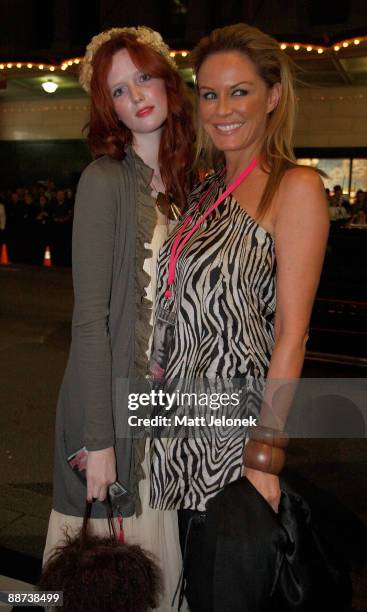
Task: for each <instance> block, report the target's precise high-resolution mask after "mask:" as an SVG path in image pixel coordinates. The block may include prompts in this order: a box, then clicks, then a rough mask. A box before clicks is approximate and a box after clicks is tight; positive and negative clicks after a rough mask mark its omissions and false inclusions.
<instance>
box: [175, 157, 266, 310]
mask: <svg viewBox="0 0 367 612" xmlns="http://www.w3.org/2000/svg"><path fill="white" fill-rule="evenodd" d="M256 166H257V159H256V158H254V159H253V160H252V161H250V163H249V164H248V166H246V168H245V169H244V170H243V171H242V172H241V174H239V175H238V177H237V178H236V179H235V180H234V181H233V182H232V183H231V184H230V185H229V186H228V187H227V189H226V190H225V191H224V192H223V193H222V195H221V196H219V198H218V199H217V200H216V201H215V202H214V203H213V204H212V205H211V206H209V208H208V210H206V211H205V213H204V214H203V215H201V217H200V219H199V220H198V221H197V222H196V223H195V225H194V227H193V228H192V229H191V230H190V231H189V232H188V233H187V235H186V236H185V238H184V239H183V240H182V242H180V241H181V236H182V234H183V233H184V231H185V229H186V228H187V226H188V224H189V223H190V222H191V221H192V217H191V216H190V217H187V219H185V221H184V223H183V224H182V227H181V229H180V231H179V232H178V234H177V236H176V238H175V240H174V242H173V245H172V250H171V254H170V258H169V264H168V280H167V285H168V288H167V290H166V292H165V294H164V296H165V297H166V298H169V297H172V291H171V290H170V288H169V287H171V286H172V285H173V283H174V280H175V274H176V265H177V260H178V258H179V256H180V253H181V251H182V249H183V248H184V246H185V244H186V242H187V241H188V240H190V238H191V236H192V235H193V234H194V233H195V232H196V230H197V229H198V228H199V227H200V225H201V224H202V223H203V222H204V221H205V219H206V218H207V217H208V216H209V215H210V214H211V213H212V212H213V210H215V209H216V208H218V206H219V204H221V202H223V200H225V199H226V198H227V197H228V196H229V194H230V193H232V191H234V190H235V189H237V187H238V186H239V185H240V184H241V183H242V182H243V181H244V180H245V178H247V177H248V175H249V174H250V173H251V172H252V171H253V170H254V168H256ZM214 185H215V183H212V185H211V187H210V189H209V190H208V191H207V192H206V193H205V194H204V195H203V196H202V197H201V198H200V200H199V203H198V205H197V207H196V208H199V206H200V205H201V204H202V202H203V201H204V200H205V199H206V198H207V197H208V195H209V194H210V192H211V190H212V188H213V186H214Z"/></svg>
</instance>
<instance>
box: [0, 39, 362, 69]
mask: <svg viewBox="0 0 367 612" xmlns="http://www.w3.org/2000/svg"><path fill="white" fill-rule="evenodd" d="M365 42H367V36H358V37H354V38H347V39H344V40H340V41H338V42H335V43H333V44H332V45H329V46H327V45H317V44H315V43H302V42H297V41H294V42H280V43H279V45H280V48H281V49H282V50H283V51H285V50H289V51H296V52H297V51H306V52H307V53H311V52H315V53H317V54H318V55H321V54H322V53H325V52H328V51H335V52H336V53H337V52H339V51H343V50H344V49H347V48H348V47H350V48H353V47H357V46H358V45H360V44H363V43H365ZM189 53H190V51H189V50H187V49H181V50H172V51H170V56H171V57H173V58H177V59H179V58H182V59H185V58H186V57H187V56H188V55H189ZM82 59H83V58H82V57H73V58H69V59H65V60H62V62H61V63H60V64H58V65H57V64H47V63H44V62H41V63H38V62H30V61H27V62H5V61H4V62H0V70H12V69H15V70H17V69H18V70H19V69H29V70H41V71H45V72H47V71H49V72H55V71H56V70H62V71H63V72H64V71H65V70H68V69H69V68H72V67H73V66H77V65H78V64H80V62H81V61H82Z"/></svg>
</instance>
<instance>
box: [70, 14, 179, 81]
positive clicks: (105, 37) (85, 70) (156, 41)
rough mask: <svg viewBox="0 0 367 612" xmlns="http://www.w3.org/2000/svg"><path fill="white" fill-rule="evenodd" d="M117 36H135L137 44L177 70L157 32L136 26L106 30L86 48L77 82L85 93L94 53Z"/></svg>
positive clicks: (90, 76)
mask: <svg viewBox="0 0 367 612" xmlns="http://www.w3.org/2000/svg"><path fill="white" fill-rule="evenodd" d="M119 34H130V35H131V36H135V38H136V40H137V42H139V43H141V44H142V45H147V46H148V47H151V48H152V49H154V51H157V53H160V54H161V55H163V56H164V57H165V59H166V60H167V62H168V63H169V64H170V66H171V67H172V68H173V69H174V70H177V66H176V63H175V61H174V60H173V59H172V57H171V56H170V53H169V48H168V47H167V45H166V43H165V42H164V41H163V38H162V36H161V35H160V34H159V32H155V31H154V30H151V29H150V28H148V27H146V26H138V27H137V28H112V29H111V30H106V31H105V32H101V33H100V34H97V36H93V38H92V40H91V41H90V43H89V45H88V46H87V49H86V53H85V56H84V58H83V62H82V64H81V70H80V76H79V82H80V84H81V86H82V87H83V89H85V91H86V92H88V93H89V92H90V82H91V78H92V73H93V67H92V61H93V57H94V55H95V53H96V51H98V49H99V48H100V47H101V46H102V45H103V44H104V43H106V42H107V41H109V40H111V39H112V38H114V37H115V36H118V35H119Z"/></svg>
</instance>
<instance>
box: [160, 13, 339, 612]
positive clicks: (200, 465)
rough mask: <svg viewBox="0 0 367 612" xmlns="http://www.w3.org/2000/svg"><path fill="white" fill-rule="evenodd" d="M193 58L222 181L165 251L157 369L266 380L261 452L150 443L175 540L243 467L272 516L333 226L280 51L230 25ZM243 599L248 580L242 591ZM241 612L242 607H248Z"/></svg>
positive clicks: (230, 443)
mask: <svg viewBox="0 0 367 612" xmlns="http://www.w3.org/2000/svg"><path fill="white" fill-rule="evenodd" d="M191 57H192V63H193V66H194V71H195V75H196V84H197V93H198V97H199V151H198V153H199V154H200V155H203V154H206V156H207V159H208V160H209V161H208V166H211V165H212V163H213V160H214V163H217V164H218V165H219V170H218V171H217V172H216V173H215V174H214V175H212V176H210V177H209V178H208V179H207V180H206V181H205V182H204V183H203V184H201V185H199V186H198V187H197V188H196V190H194V192H193V193H192V194H191V196H190V198H189V210H188V212H187V214H186V215H185V216H184V218H183V220H182V222H181V224H180V226H179V227H178V228H177V229H176V231H175V232H174V234H173V235H172V236H171V237H170V238H169V239H168V241H167V242H166V243H165V245H164V246H163V248H162V249H161V252H160V256H159V260H158V272H157V274H158V279H157V298H156V299H157V306H158V308H157V310H156V312H157V316H156V321H155V323H156V330H158V327H159V321H160V320H166V321H167V320H169V321H170V324H171V327H172V330H174V333H171V336H170V346H169V347H168V346H166V349H165V350H166V355H165V356H162V355H161V361H163V362H164V364H165V379H166V381H168V382H169V381H174V380H182V379H186V380H187V379H189V380H195V379H196V380H197V379H210V380H214V381H215V380H216V379H219V380H223V379H226V380H228V379H241V378H243V379H246V378H247V379H249V380H252V381H254V380H255V381H257V380H259V381H260V380H262V379H265V378H266V380H267V387H266V391H265V397H264V400H265V401H264V403H263V405H262V407H261V410H260V414H257V416H258V417H259V422H260V423H261V425H262V437H263V438H266V437H267V436H268V438H267V441H268V444H263V445H260V446H261V448H260V451H259V447H258V446H256V440H252V439H251V440H250V441H249V442H248V443H247V444H246V445H244V441H245V439H246V438H247V437H248V432H247V434H246V431H245V430H244V431H242V432H241V435H237V436H234V437H227V438H221V435H220V432H218V431H216V432H215V433H211V431H209V430H206V431H205V434H204V435H203V436H202V437H197V438H191V439H187V438H186V439H185V438H180V437H178V438H177V439H172V440H171V441H169V442H168V444H163V442H161V441H159V440H155V441H154V448H153V456H152V475H151V478H152V489H151V504H152V506H153V507H155V508H159V509H177V510H178V512H179V523H180V530H181V536H182V540H181V541H182V542H184V540H185V536H186V534H187V531H188V524H189V522H190V518H191V517H193V516H195V515H197V514H200V513H202V512H204V511H205V508H206V504H207V502H208V500H209V499H210V498H212V497H213V496H214V495H215V494H216V493H217V492H218V491H219V490H220V489H221V488H223V487H224V486H225V485H226V484H227V483H229V482H232V481H234V480H237V479H239V478H240V477H241V474H242V473H243V470H244V472H245V475H246V476H247V478H248V479H249V480H250V481H251V483H252V484H253V485H254V486H255V487H256V489H257V490H258V491H259V492H260V493H261V494H262V496H263V497H264V498H265V499H266V500H267V501H268V502H269V504H270V505H271V507H272V508H273V510H274V511H277V508H278V504H279V499H280V487H279V478H278V473H279V472H280V470H281V469H282V466H283V464H284V458H285V455H284V449H283V448H282V446H283V441H282V439H281V438H282V436H281V430H282V429H283V427H284V423H285V419H286V415H287V411H288V408H289V402H288V403H287V398H286V397H284V398H283V400H284V401H282V402H280V403H278V404H277V403H275V402H273V397H274V398H275V397H279V393H277V390H278V388H277V381H278V380H280V381H282V380H294V379H296V378H297V377H299V375H300V373H301V369H302V365H303V360H304V356H305V347H306V341H307V333H308V325H309V319H310V315H311V309H312V304H313V300H314V297H315V292H316V289H317V286H318V282H319V277H320V272H321V268H322V263H323V258H324V252H325V247H326V241H327V235H328V229H329V219H328V210H327V205H326V201H325V194H324V188H323V184H322V182H321V180H320V177H319V175H318V174H317V173H316V172H315V171H314V170H313V169H310V168H306V167H300V166H297V163H296V160H295V157H294V153H293V150H292V134H293V124H294V112H295V94H294V85H293V77H292V69H291V65H290V62H289V59H288V57H287V55H286V54H285V53H283V51H281V49H280V47H279V44H278V42H277V41H275V40H274V39H272V38H271V37H270V36H268V35H266V34H264V33H263V32H261V31H260V30H258V29H256V28H253V27H250V26H248V25H246V24H238V25H233V26H228V27H225V28H222V29H219V30H215V31H214V32H212V33H211V34H210V35H209V36H208V37H206V38H204V39H202V40H201V41H200V42H199V44H198V45H197V47H196V48H195V49H194V51H193V53H192V56H191ZM162 313H163V314H162ZM157 333H158V332H157ZM166 344H167V343H166ZM188 348H189V350H187V349H188ZM163 357H164V358H163ZM267 406H268V407H270V409H267V408H266V407H267ZM269 433H270V437H269ZM279 438H280V440H279ZM272 442H274V444H273V445H272ZM275 442H276V443H277V445H275ZM264 447H265V448H264ZM265 450H267V453H266V455H269V456H266V457H265V459H266V460H265V461H264V453H265ZM269 466H271V469H268V467H269ZM230 520H231V517H228V521H230ZM230 566H231V559H229V558H228V567H230ZM246 588H247V589H251V584H247V583H246V578H245V577H244V584H243V585H242V584H238V589H239V590H241V589H243V590H245V589H246ZM187 594H188V601H189V605H190V609H191V610H192V611H196V610H198V611H199V610H203V609H208V610H209V609H212V607H211V605H212V603H213V602H209V601H206V600H205V593H201V594H200V589H199V590H196V591H195V589H194V590H193V591H192V590H190V584H187ZM200 596H201V603H202V602H203V601H204V602H205V603H206V604H207V607H205V606H202V605H201V604H200ZM232 597H233V593H232V592H229V591H228V593H227V598H228V607H226V610H234V609H235V608H233V607H231V605H230V601H231V598H232ZM238 609H239V608H236V610H238ZM241 609H250V608H247V607H246V605H245V600H243V606H242V607H241ZM251 609H252V608H251Z"/></svg>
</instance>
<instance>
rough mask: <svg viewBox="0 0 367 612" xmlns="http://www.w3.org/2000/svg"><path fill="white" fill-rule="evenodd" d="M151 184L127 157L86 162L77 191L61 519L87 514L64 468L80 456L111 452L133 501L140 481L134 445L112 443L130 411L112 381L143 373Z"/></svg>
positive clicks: (99, 512)
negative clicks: (120, 417)
mask: <svg viewBox="0 0 367 612" xmlns="http://www.w3.org/2000/svg"><path fill="white" fill-rule="evenodd" d="M151 174H152V170H151V169H150V168H148V167H147V166H146V165H145V164H144V163H143V162H142V160H141V159H140V158H139V157H138V156H137V155H136V154H135V153H134V151H133V149H132V148H130V147H129V148H128V149H127V153H126V156H125V158H124V159H123V161H122V162H118V161H115V160H113V159H111V158H109V157H107V156H104V157H101V158H99V159H98V160H96V161H94V162H92V163H91V164H90V165H89V166H88V167H87V168H86V169H85V171H84V172H83V174H82V176H81V179H80V182H79V185H78V190H77V195H76V204H75V217H74V226H73V284H74V298H75V301H74V312H73V322H72V342H71V347H70V355H69V360H68V364H67V367H66V372H65V375H64V379H63V382H62V386H61V389H60V395H59V401H58V408H57V419H56V448H55V469H54V508H55V510H57V511H59V512H62V513H64V514H71V515H75V516H82V515H83V513H84V503H85V493H86V489H85V487H84V485H83V484H81V483H80V482H79V479H78V478H77V476H76V475H75V474H74V473H73V472H72V470H71V469H70V467H69V466H68V465H67V462H66V458H67V457H68V456H69V455H70V454H71V453H73V452H75V451H76V450H78V449H79V448H81V447H82V446H84V445H85V446H86V447H87V449H88V450H99V449H102V448H106V447H108V446H115V451H116V460H117V471H118V478H119V480H121V482H123V483H124V484H125V485H126V486H127V487H128V488H129V490H131V491H132V492H136V491H137V483H138V480H139V478H140V477H141V475H142V474H141V467H140V465H139V463H140V460H141V445H140V446H139V444H136V443H135V444H133V443H132V441H131V440H129V439H121V438H120V437H119V436H116V435H115V425H116V415H117V413H116V411H118V410H127V408H126V406H120V405H117V403H116V380H117V379H118V378H129V377H130V378H134V379H139V378H143V377H144V376H145V374H146V372H147V359H146V350H147V347H148V342H149V336H150V333H151V326H150V324H149V319H150V312H151V302H150V301H148V300H147V299H146V298H145V287H146V286H147V285H148V283H149V275H148V274H146V273H145V272H144V271H143V263H144V259H145V258H146V257H148V256H149V255H150V252H149V251H148V250H147V249H146V248H145V247H144V244H145V243H146V242H147V243H149V242H151V239H152V235H153V230H154V225H155V220H156V214H155V209H154V200H153V199H152V198H151V196H150V187H149V184H150V180H151ZM136 510H137V512H139V504H138V506H137V508H136ZM133 512H134V507H133V506H132V507H131V508H130V509H129V510H128V511H127V512H126V515H127V516H128V515H130V514H132V513H133ZM93 516H94V517H104V516H105V510H104V507H103V506H102V504H99V503H96V504H94V505H93Z"/></svg>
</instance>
